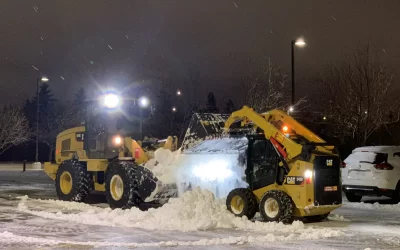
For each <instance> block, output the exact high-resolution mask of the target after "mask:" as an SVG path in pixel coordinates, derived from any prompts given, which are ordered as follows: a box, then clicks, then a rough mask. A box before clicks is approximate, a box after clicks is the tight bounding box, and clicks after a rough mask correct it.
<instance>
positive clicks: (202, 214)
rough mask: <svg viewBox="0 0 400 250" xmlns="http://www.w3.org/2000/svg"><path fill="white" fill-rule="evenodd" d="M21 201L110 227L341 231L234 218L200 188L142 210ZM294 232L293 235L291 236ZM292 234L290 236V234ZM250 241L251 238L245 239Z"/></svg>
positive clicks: (54, 215) (305, 234) (22, 208)
mask: <svg viewBox="0 0 400 250" xmlns="http://www.w3.org/2000/svg"><path fill="white" fill-rule="evenodd" d="M28 206H29V204H28V205H27V203H26V202H24V200H22V201H21V202H20V203H19V204H18V207H17V209H18V211H19V212H24V213H28V214H32V215H36V216H39V217H43V218H48V219H54V220H63V221H69V222H75V223H83V224H89V225H101V226H111V227H134V228H143V229H148V230H177V231H183V232H188V231H197V230H215V229H239V230H245V231H257V232H262V233H264V234H267V233H273V234H277V235H281V234H289V235H286V236H287V237H289V238H298V237H300V238H301V239H319V238H324V237H332V236H340V235H342V232H341V231H338V230H332V229H328V228H312V227H305V226H304V224H303V223H302V222H299V221H295V222H294V223H293V224H292V225H284V224H282V223H273V222H270V223H264V222H260V221H256V222H251V221H249V220H247V218H245V217H244V218H239V217H235V216H234V215H233V214H232V213H230V212H229V211H228V210H227V209H226V206H225V204H224V202H222V201H221V200H216V199H215V198H214V195H213V194H212V193H211V192H209V191H203V190H201V189H199V188H196V189H194V190H193V191H188V192H186V193H184V194H183V196H182V197H180V198H173V199H170V201H169V202H168V203H167V204H165V205H164V206H163V207H161V208H158V209H149V210H148V211H141V210H139V209H137V208H132V209H129V210H121V209H115V210H111V209H110V208H104V209H103V208H93V209H86V207H85V211H80V212H77V213H71V212H70V211H69V213H63V212H61V211H57V212H48V211H35V210H33V209H32V208H29V207H28ZM292 234H293V235H292ZM290 235H292V236H290ZM284 238H285V237H284ZM248 241H251V239H248Z"/></svg>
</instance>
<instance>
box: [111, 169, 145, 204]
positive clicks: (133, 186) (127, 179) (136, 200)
mask: <svg viewBox="0 0 400 250" xmlns="http://www.w3.org/2000/svg"><path fill="white" fill-rule="evenodd" d="M137 167H138V166H137V165H136V164H135V163H133V162H119V161H113V162H111V163H110V164H109V165H108V168H107V173H106V198H107V203H108V204H109V205H110V207H111V208H112V209H115V208H121V209H129V208H131V207H139V205H140V204H141V203H143V200H142V199H141V198H140V196H139V194H138V189H139V179H138V176H137V173H136V172H137ZM113 176H119V177H120V178H121V180H122V182H123V191H122V192H123V193H122V195H121V198H120V199H115V198H113V195H112V193H111V192H112V191H111V180H112V178H113Z"/></svg>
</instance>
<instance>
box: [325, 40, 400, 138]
mask: <svg viewBox="0 0 400 250" xmlns="http://www.w3.org/2000/svg"><path fill="white" fill-rule="evenodd" d="M392 80H393V75H392V74H391V73H389V72H388V70H387V69H386V68H385V66H384V65H382V64H381V63H380V62H379V61H378V57H377V56H376V55H373V54H372V53H371V51H370V48H369V47H366V48H364V49H359V50H357V51H356V52H355V53H354V54H353V55H352V57H350V58H348V60H346V61H344V62H343V63H342V64H341V65H339V66H330V67H329V68H328V71H327V73H326V75H325V76H323V77H322V78H321V79H320V80H319V87H320V93H321V97H322V100H321V103H320V105H321V107H322V108H323V111H324V113H325V114H326V116H327V118H328V119H329V123H330V124H332V128H331V129H330V131H331V132H332V135H334V136H336V137H338V138H341V139H342V140H345V138H349V137H350V138H352V139H354V140H356V143H357V144H358V145H365V144H366V143H367V140H368V138H369V137H370V136H371V134H372V133H373V132H375V131H376V130H377V129H379V128H381V127H382V126H386V125H388V124H391V123H394V122H397V121H399V119H400V98H399V96H393V95H392V93H393V92H392V91H391V90H392V87H393V86H392Z"/></svg>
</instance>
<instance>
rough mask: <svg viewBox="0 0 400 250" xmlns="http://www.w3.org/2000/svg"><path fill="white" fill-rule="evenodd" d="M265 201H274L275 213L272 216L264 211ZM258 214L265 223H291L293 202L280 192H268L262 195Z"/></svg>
mask: <svg viewBox="0 0 400 250" xmlns="http://www.w3.org/2000/svg"><path fill="white" fill-rule="evenodd" d="M267 201H272V202H273V201H275V202H276V203H275V204H277V207H276V209H277V213H276V215H274V216H271V215H269V214H268V211H265V205H266V204H265V203H266V202H267ZM260 214H261V216H262V217H263V218H264V220H265V221H275V222H283V223H291V222H292V215H293V201H292V199H291V198H290V196H289V195H288V194H287V193H285V192H283V191H280V190H270V191H268V192H266V193H265V194H264V196H263V197H262V198H261V201H260Z"/></svg>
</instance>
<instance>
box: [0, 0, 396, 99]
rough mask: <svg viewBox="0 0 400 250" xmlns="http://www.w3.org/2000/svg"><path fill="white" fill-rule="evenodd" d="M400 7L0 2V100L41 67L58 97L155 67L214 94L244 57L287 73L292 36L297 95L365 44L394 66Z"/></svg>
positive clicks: (212, 0)
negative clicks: (196, 80)
mask: <svg viewBox="0 0 400 250" xmlns="http://www.w3.org/2000/svg"><path fill="white" fill-rule="evenodd" d="M399 13H400V1H394V0H385V1H378V0H376V1H362V0H353V1H349V0H341V1H324V0H309V1H297V0H292V1H289V0H276V1H267V0H260V1H256V0H246V1H245V0H231V1H225V0H186V1H185V0H149V1H144V0H143V1H133V0H114V1H105V0H104V1H103V0H63V1H61V0H0V77H1V81H0V104H5V103H10V102H12V103H19V102H21V101H23V100H24V99H25V98H26V97H28V96H31V95H33V94H34V92H35V89H36V86H35V78H36V77H37V76H38V75H39V74H40V73H43V74H46V75H47V76H48V77H49V78H50V79H51V82H50V84H51V86H52V89H53V91H54V93H55V94H56V96H57V97H60V98H66V97H70V96H71V95H72V93H73V92H75V91H76V90H77V89H78V87H80V86H88V85H89V84H92V83H94V82H97V83H98V84H113V83H117V82H120V83H122V84H127V83H132V82H138V81H141V80H145V81H146V82H150V83H151V77H152V76H153V75H157V74H159V73H160V72H162V74H164V75H165V74H167V75H170V76H173V77H174V78H176V79H178V80H177V81H180V80H182V79H184V78H185V77H188V76H189V75H190V74H191V73H193V72H199V74H200V82H201V84H202V86H201V87H202V89H203V90H204V91H206V90H215V91H217V93H218V91H219V92H221V91H222V90H223V89H229V87H228V86H229V84H231V83H232V82H235V81H236V82H237V81H238V78H239V77H240V76H242V75H243V74H246V72H248V71H247V67H245V66H246V63H245V61H246V59H247V58H248V57H251V58H258V57H263V56H267V57H271V58H272V60H273V61H274V62H275V63H277V64H278V65H279V66H280V67H282V68H283V69H284V70H285V71H287V72H289V66H290V61H289V60H290V40H291V39H292V38H294V37H297V36H303V37H304V38H305V40H306V42H307V47H306V48H304V49H302V50H301V51H300V50H296V65H297V78H298V84H299V87H297V89H300V90H301V91H302V94H305V93H307V92H308V91H312V86H310V84H307V81H308V80H309V79H310V78H311V77H313V76H315V75H318V74H319V73H320V72H321V69H322V68H323V65H325V64H327V63H330V62H334V61H336V60H338V59H341V58H343V55H344V54H345V53H349V52H351V51H352V50H354V49H355V48H356V47H357V46H363V45H366V44H367V43H370V44H371V45H372V46H374V47H375V48H376V49H377V50H378V51H379V52H380V54H381V56H382V59H383V61H384V62H385V63H386V64H387V65H388V66H389V67H391V68H392V70H393V71H395V72H396V73H397V74H399V73H400V49H399V46H400V35H399V25H400V15H399ZM35 68H36V69H35ZM37 69H38V70H39V71H37ZM397 79H398V78H397ZM182 82H183V80H182ZM301 86H308V87H310V88H308V89H307V90H306V89H305V88H301Z"/></svg>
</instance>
